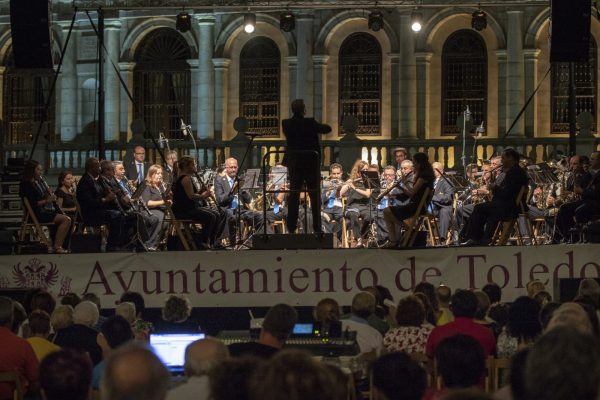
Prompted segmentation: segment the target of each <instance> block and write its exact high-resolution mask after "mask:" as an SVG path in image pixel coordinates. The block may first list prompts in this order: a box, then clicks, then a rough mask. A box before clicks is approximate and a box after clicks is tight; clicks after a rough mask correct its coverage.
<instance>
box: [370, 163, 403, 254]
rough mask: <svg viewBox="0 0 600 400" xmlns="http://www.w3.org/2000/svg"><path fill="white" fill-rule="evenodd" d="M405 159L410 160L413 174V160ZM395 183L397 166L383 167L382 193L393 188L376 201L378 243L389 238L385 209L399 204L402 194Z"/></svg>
mask: <svg viewBox="0 0 600 400" xmlns="http://www.w3.org/2000/svg"><path fill="white" fill-rule="evenodd" d="M405 161H409V162H410V168H411V174H412V161H410V160H405ZM394 183H396V167H394V166H393V165H388V166H386V167H385V168H384V169H383V183H382V185H381V190H380V194H383V193H385V192H387V191H388V189H389V188H391V190H390V191H389V192H388V193H387V194H385V195H384V196H379V197H381V198H380V199H379V201H378V202H376V203H375V206H376V209H375V210H374V213H375V223H376V224H377V242H378V243H385V242H386V241H387V240H388V239H389V235H388V230H387V226H386V224H385V219H384V218H383V211H384V210H385V209H386V208H388V207H393V206H396V205H398V202H397V199H396V196H400V195H401V194H402V191H401V189H398V188H397V187H395V185H394ZM392 186H394V187H392Z"/></svg>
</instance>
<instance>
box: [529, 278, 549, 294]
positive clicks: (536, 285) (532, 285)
mask: <svg viewBox="0 0 600 400" xmlns="http://www.w3.org/2000/svg"><path fill="white" fill-rule="evenodd" d="M525 288H526V289H527V296H529V297H531V298H533V296H535V295H536V293H537V292H541V291H543V290H546V285H544V283H543V282H542V281H540V280H539V279H534V280H532V281H529V282H527V284H526V285H525Z"/></svg>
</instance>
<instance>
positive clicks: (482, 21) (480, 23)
mask: <svg viewBox="0 0 600 400" xmlns="http://www.w3.org/2000/svg"><path fill="white" fill-rule="evenodd" d="M471 27H472V28H473V29H475V30H476V31H482V30H484V29H485V28H487V16H486V15H485V13H484V12H483V11H482V10H477V11H475V12H474V13H473V14H472V15H471Z"/></svg>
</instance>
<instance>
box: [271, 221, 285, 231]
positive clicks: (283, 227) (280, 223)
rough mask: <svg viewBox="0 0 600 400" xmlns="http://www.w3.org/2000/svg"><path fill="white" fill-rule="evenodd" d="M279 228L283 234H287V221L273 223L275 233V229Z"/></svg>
mask: <svg viewBox="0 0 600 400" xmlns="http://www.w3.org/2000/svg"><path fill="white" fill-rule="evenodd" d="M276 226H278V227H279V228H280V229H281V233H286V226H285V220H283V219H282V220H281V221H274V222H273V232H275V227H276Z"/></svg>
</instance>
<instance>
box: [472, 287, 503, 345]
mask: <svg viewBox="0 0 600 400" xmlns="http://www.w3.org/2000/svg"><path fill="white" fill-rule="evenodd" d="M473 293H475V296H476V297H477V311H476V312H475V317H474V320H475V322H476V323H478V324H479V325H482V326H485V327H487V328H489V329H491V330H492V332H493V333H494V337H498V335H499V334H500V328H499V326H498V324H496V321H494V320H493V319H491V318H489V317H488V312H489V310H490V298H489V297H488V295H487V294H486V293H485V292H484V291H482V290H476V291H474V292H473Z"/></svg>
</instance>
